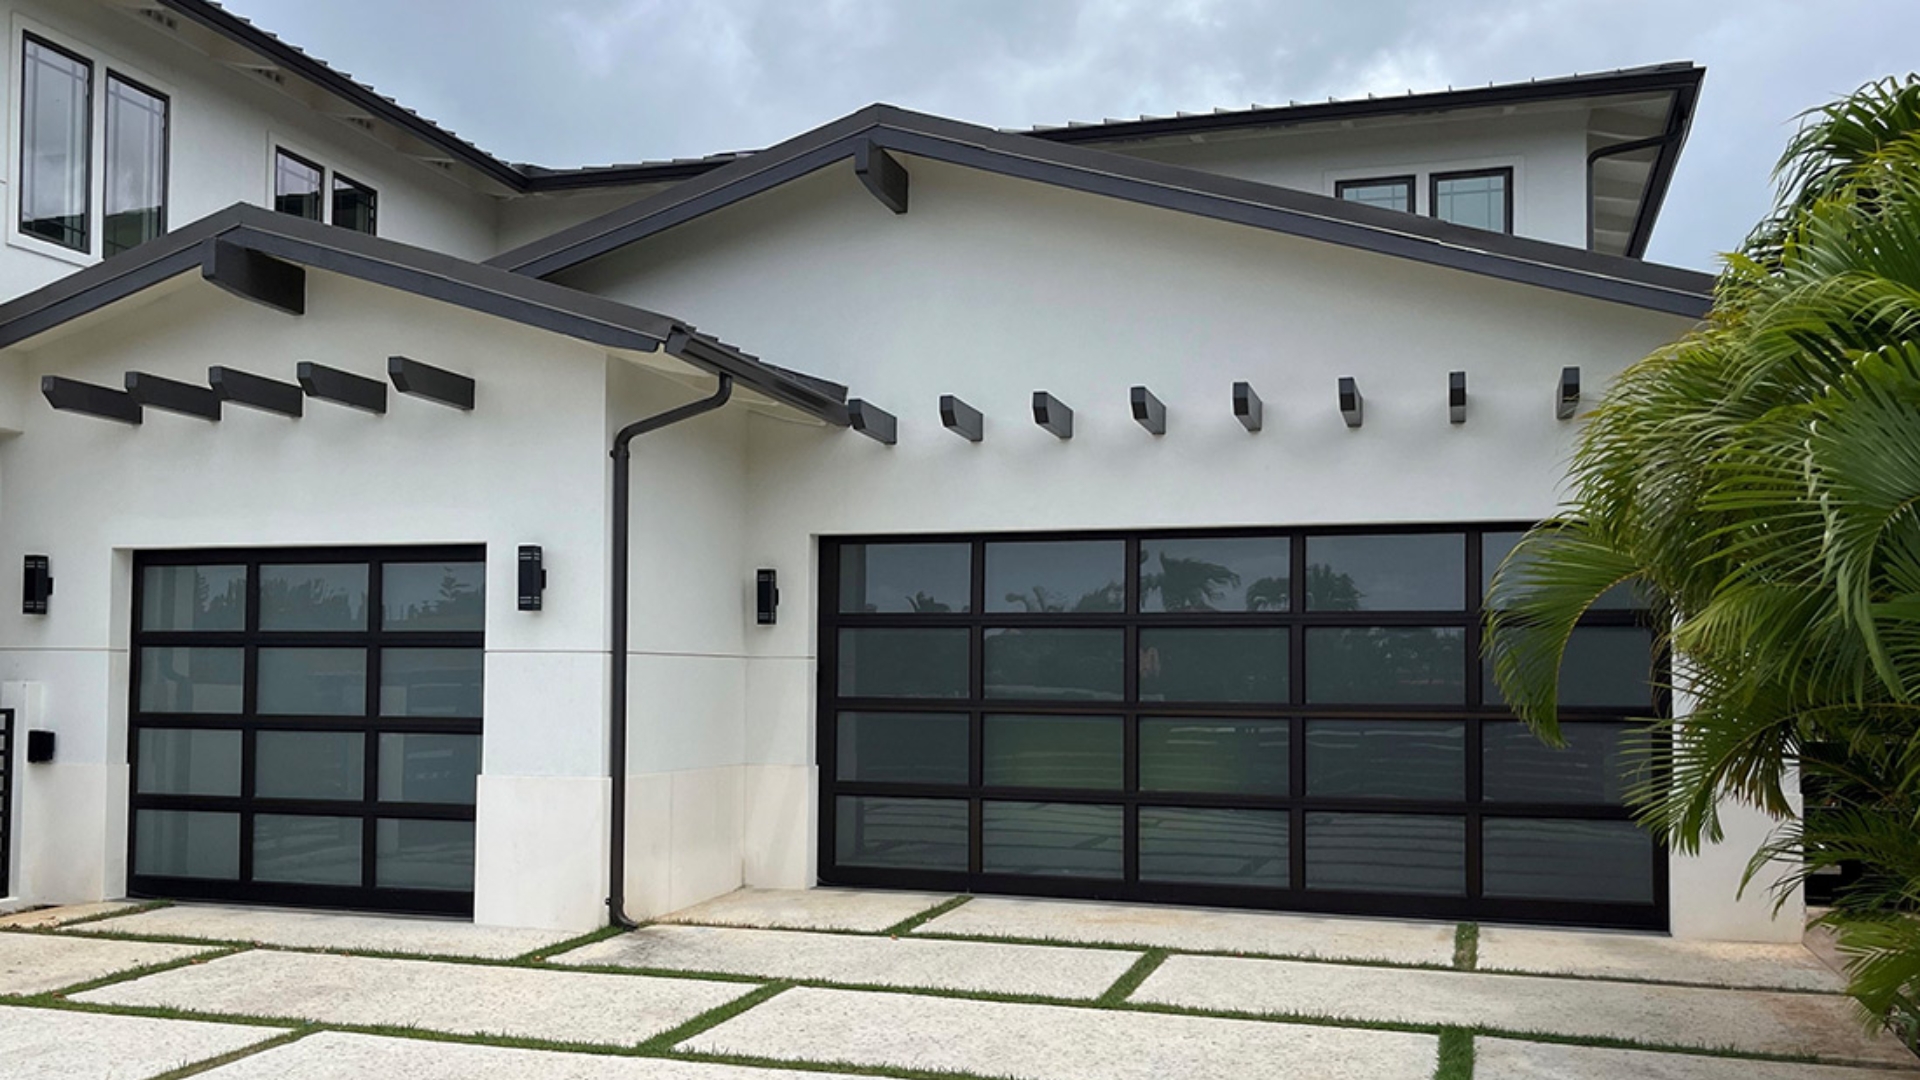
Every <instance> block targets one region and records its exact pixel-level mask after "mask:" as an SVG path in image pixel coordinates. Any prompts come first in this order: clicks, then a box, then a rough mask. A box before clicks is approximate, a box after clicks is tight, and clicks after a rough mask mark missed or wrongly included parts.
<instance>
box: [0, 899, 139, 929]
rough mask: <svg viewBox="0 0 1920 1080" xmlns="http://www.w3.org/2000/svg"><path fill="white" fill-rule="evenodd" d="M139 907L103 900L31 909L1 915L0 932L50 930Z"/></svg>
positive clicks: (136, 904)
mask: <svg viewBox="0 0 1920 1080" xmlns="http://www.w3.org/2000/svg"><path fill="white" fill-rule="evenodd" d="M139 906H140V904H139V903H138V902H137V901H133V900H102V901H100V902H99V903H95V904H64V905H61V906H58V907H37V908H29V909H28V910H26V911H16V912H14V913H13V914H11V915H0V930H48V929H52V928H53V927H56V926H65V925H67V924H68V923H70V922H74V921H76V920H78V919H97V918H100V917H101V916H103V915H114V914H118V913H120V912H123V911H132V910H133V909H135V908H137V907H139Z"/></svg>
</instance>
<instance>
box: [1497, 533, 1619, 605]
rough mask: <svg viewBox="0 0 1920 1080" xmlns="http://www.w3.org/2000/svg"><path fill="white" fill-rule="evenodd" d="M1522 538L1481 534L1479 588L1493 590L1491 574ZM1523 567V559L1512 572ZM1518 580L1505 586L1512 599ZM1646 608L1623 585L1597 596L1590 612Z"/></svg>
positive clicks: (1524, 560) (1518, 535)
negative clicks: (1491, 588) (1515, 583)
mask: <svg viewBox="0 0 1920 1080" xmlns="http://www.w3.org/2000/svg"><path fill="white" fill-rule="evenodd" d="M1525 535H1526V534H1525V533H1519V532H1490V533H1482V534H1481V536H1480V587H1481V588H1483V589H1486V588H1490V587H1491V586H1492V584H1493V575H1494V573H1495V572H1496V571H1498V570H1499V569H1500V566H1501V564H1502V563H1504V562H1506V561H1507V556H1508V555H1510V554H1511V553H1512V552H1513V549H1514V547H1515V546H1516V545H1518V544H1519V543H1520V538H1521V537H1522V536H1525ZM1526 564H1527V560H1526V559H1524V558H1523V559H1520V560H1517V561H1516V562H1515V563H1514V570H1513V571H1512V572H1515V573H1522V574H1524V570H1522V569H1521V568H1522V567H1524V566H1526ZM1517 580H1518V579H1510V582H1509V584H1508V586H1507V592H1508V594H1509V595H1511V591H1512V589H1513V588H1514V587H1515V585H1514V584H1513V583H1512V582H1514V581H1517ZM1645 606H1647V604H1646V599H1645V597H1643V596H1641V595H1640V594H1639V593H1638V592H1637V591H1636V590H1635V589H1634V587H1633V586H1632V585H1624V584H1623V585H1616V586H1614V587H1613V588H1611V589H1609V590H1607V591H1606V592H1604V593H1602V594H1601V595H1600V598H1599V599H1598V600H1595V601H1594V602H1593V610H1595V611H1624V610H1627V609H1630V608H1640V607H1645Z"/></svg>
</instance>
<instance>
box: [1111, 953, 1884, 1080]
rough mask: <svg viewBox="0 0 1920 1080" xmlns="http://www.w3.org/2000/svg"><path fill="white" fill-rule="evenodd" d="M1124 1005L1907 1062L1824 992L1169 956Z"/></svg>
mask: <svg viewBox="0 0 1920 1080" xmlns="http://www.w3.org/2000/svg"><path fill="white" fill-rule="evenodd" d="M1131 1000H1134V1001H1142V1002H1151V1003H1156V1004H1163V1005H1180V1006H1185V1007H1188V1008H1196V1009H1217V1010H1221V1011H1235V1012H1254V1013H1276V1014H1283V1015H1289V1016H1321V1017H1334V1018H1343V1019H1351V1020H1371V1021H1380V1022H1384V1023H1403V1024H1458V1025H1462V1026H1477V1025H1483V1026H1486V1027H1490V1028H1496V1029H1499V1030H1503V1031H1511V1032H1516V1033H1520V1034H1535V1033H1541V1034H1551V1035H1567V1036H1575V1037H1584V1038H1608V1039H1630V1040H1633V1041H1635V1042H1641V1043H1647V1044H1650V1045H1655V1046H1684V1047H1698V1048H1700V1049H1723V1048H1725V1049H1733V1050H1738V1051H1742V1052H1746V1053H1762V1054H1781V1055H1809V1056H1814V1057H1819V1058H1822V1059H1825V1060H1831V1061H1845V1062H1860V1063H1868V1064H1891V1065H1906V1064H1909V1063H1912V1062H1913V1060H1914V1059H1913V1055H1911V1054H1909V1053H1907V1051H1906V1049H1905V1048H1904V1047H1902V1046H1901V1045H1900V1044H1899V1043H1898V1042H1896V1041H1895V1040H1893V1039H1892V1038H1888V1037H1884V1036H1883V1037H1877V1038H1876V1037H1870V1036H1868V1035H1866V1034H1864V1033H1862V1031H1861V1030H1860V1025H1859V1022H1858V1021H1856V1020H1855V1019H1854V1014H1853V1002H1852V1000H1851V999H1849V998H1844V997H1839V996H1835V995H1831V994H1790V993H1781V992H1778V991H1763V990H1709V989H1702V988H1699V987H1690V986H1654V985H1648V984H1644V983H1622V982H1597V981H1587V980H1581V979H1555V978H1541V977H1538V976H1526V975H1489V974H1481V973H1477V972H1464V971H1417V970H1408V969H1401V970H1395V969H1392V968H1379V967H1360V966H1357V965H1353V964H1308V963H1297V962H1294V961H1287V960H1244V959H1240V958H1237V957H1224V956H1175V957H1171V958H1169V959H1168V960H1167V962H1166V963H1164V964H1162V965H1160V968H1159V970H1157V971H1155V972H1154V973H1153V975H1152V976H1151V977H1149V978H1148V979H1147V981H1146V982H1145V983H1144V984H1142V985H1141V987H1140V989H1138V990H1137V991H1135V992H1134V994H1133V997H1132V999H1131Z"/></svg>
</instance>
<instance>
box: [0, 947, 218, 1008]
mask: <svg viewBox="0 0 1920 1080" xmlns="http://www.w3.org/2000/svg"><path fill="white" fill-rule="evenodd" d="M245 951H246V949H244V948H237V949H236V948H210V949H208V950H207V951H205V952H199V953H194V954H193V955H192V956H180V957H175V958H174V959H172V960H162V961H160V962H159V963H157V964H142V965H140V966H139V967H130V968H126V969H124V970H121V971H114V972H109V973H107V974H105V975H101V976H99V977H98V978H93V979H88V980H86V981H85V982H77V983H74V984H72V985H70V986H61V987H56V988H55V989H52V990H42V991H40V992H39V993H36V994H0V1004H4V1005H28V1006H32V1005H47V1004H52V1003H55V1002H57V1001H59V1000H60V999H63V998H65V997H66V996H67V995H68V994H84V993H86V992H87V991H89V990H98V989H100V988H101V987H103V986H113V985H114V984H116V983H123V982H132V981H133V980H135V979H144V978H146V977H147V976H149V975H159V974H161V973H162V972H167V971H172V970H174V969H175V968H183V967H189V966H191V965H194V964H204V963H207V962H208V961H211V960H221V959H224V958H226V957H229V956H232V955H234V954H235V953H241V952H245Z"/></svg>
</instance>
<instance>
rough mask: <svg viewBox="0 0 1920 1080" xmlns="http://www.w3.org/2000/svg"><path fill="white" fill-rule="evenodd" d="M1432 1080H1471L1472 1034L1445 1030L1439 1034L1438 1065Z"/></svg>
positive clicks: (1462, 1030)
mask: <svg viewBox="0 0 1920 1080" xmlns="http://www.w3.org/2000/svg"><path fill="white" fill-rule="evenodd" d="M1433 1080H1473V1032H1471V1031H1468V1030H1466V1029H1465V1028H1446V1029H1445V1030H1443V1031H1441V1032H1440V1063H1439V1065H1438V1066H1437V1067H1436V1068H1435V1069H1434V1070H1433Z"/></svg>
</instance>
